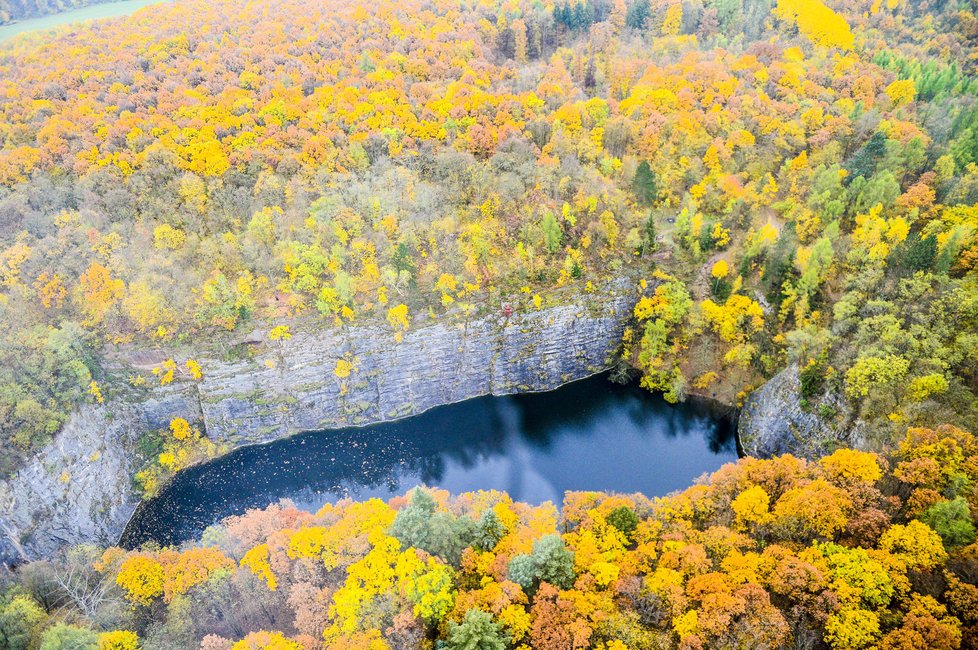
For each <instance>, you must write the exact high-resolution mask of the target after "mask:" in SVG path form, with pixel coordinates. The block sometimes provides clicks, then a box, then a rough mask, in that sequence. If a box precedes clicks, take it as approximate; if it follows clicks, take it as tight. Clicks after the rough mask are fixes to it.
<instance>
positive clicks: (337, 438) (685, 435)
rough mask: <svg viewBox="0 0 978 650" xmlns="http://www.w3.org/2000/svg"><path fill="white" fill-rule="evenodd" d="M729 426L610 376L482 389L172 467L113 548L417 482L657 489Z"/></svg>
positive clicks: (530, 497)
mask: <svg viewBox="0 0 978 650" xmlns="http://www.w3.org/2000/svg"><path fill="white" fill-rule="evenodd" d="M736 458H737V451H736V442H735V429H734V425H733V423H732V422H731V421H730V420H729V419H727V418H725V417H724V416H722V415H721V414H720V413H718V412H717V411H716V410H714V409H712V408H711V407H710V406H709V405H707V404H704V403H703V402H692V401H690V402H686V403H684V404H678V405H671V404H667V403H666V402H664V401H663V400H662V399H661V398H659V397H657V396H653V395H651V394H649V393H648V392H646V391H644V390H642V389H640V388H638V387H636V386H620V385H617V384H613V383H611V382H610V381H608V380H607V377H606V376H604V375H601V376H597V377H592V378H590V379H585V380H582V381H578V382H574V383H572V384H568V385H566V386H564V387H562V388H559V389H557V390H554V391H550V392H547V393H536V394H526V395H514V396H508V397H480V398H477V399H472V400H469V401H466V402H461V403H459V404H452V405H449V406H443V407H439V408H436V409H432V410H430V411H427V412H426V413H423V414H421V415H417V416H414V417H411V418H406V419H403V420H399V421H396V422H387V423H382V424H376V425H372V426H368V427H362V428H349V429H339V430H331V431H319V432H312V433H305V434H301V435H298V436H295V437H292V438H287V439H284V440H279V441H276V442H273V443H270V444H267V445H259V446H252V447H244V448H242V449H238V450H237V451H234V452H232V453H230V454H228V455H227V456H224V457H222V458H219V459H217V460H214V461H212V462H210V463H207V464H205V465H200V466H197V467H193V468H191V469H188V470H186V471H184V472H182V473H180V474H179V475H177V477H176V478H175V479H174V480H173V481H172V482H171V483H170V484H169V485H168V486H167V487H166V488H164V490H163V491H162V492H161V493H160V495H159V496H157V497H156V498H154V499H151V500H149V501H146V502H145V503H143V504H141V505H140V507H139V508H138V509H137V511H136V513H135V515H134V516H133V518H132V520H131V521H130V522H129V526H128V527H127V528H126V531H125V533H124V534H123V536H122V540H121V544H122V545H123V546H125V547H127V548H133V547H136V546H139V545H140V544H142V543H144V542H146V541H149V540H154V541H156V542H158V543H160V544H176V543H180V542H183V541H186V540H188V539H192V538H196V537H198V536H199V535H200V534H201V533H202V532H203V530H204V529H205V528H206V527H207V526H209V525H211V524H214V523H217V522H218V521H220V520H221V519H223V518H224V517H227V516H230V515H235V514H242V513H244V512H245V511H246V510H247V509H249V508H263V507H265V506H267V505H268V504H270V503H274V502H276V501H278V500H279V499H291V500H292V501H293V502H294V503H295V504H296V505H298V506H300V507H304V508H309V509H312V510H315V509H318V508H319V507H320V506H322V505H323V504H324V503H325V502H326V501H336V500H337V499H339V498H342V497H346V496H349V497H353V498H356V499H365V498H369V497H375V496H376V497H381V498H385V499H386V498H389V497H391V496H395V495H398V494H403V493H404V492H405V491H407V490H409V489H410V488H411V487H413V486H415V485H428V486H432V487H440V488H445V489H447V490H449V491H451V492H453V493H456V494H457V493H460V492H466V491H472V490H489V489H495V490H505V491H507V492H509V494H510V495H511V496H512V497H513V498H514V499H517V500H520V501H528V502H532V503H542V502H544V501H548V500H549V501H553V502H554V503H555V504H557V505H560V503H561V501H562V499H563V493H564V491H565V490H604V491H613V492H621V493H630V492H642V493H644V494H646V495H649V496H656V495H664V494H666V493H668V492H671V491H673V490H677V489H680V488H683V487H686V486H687V485H689V484H690V482H691V481H692V480H693V479H695V478H696V477H698V476H700V475H701V474H703V473H705V472H711V471H713V470H715V469H717V468H719V467H720V465H722V464H723V463H725V462H729V461H733V460H736Z"/></svg>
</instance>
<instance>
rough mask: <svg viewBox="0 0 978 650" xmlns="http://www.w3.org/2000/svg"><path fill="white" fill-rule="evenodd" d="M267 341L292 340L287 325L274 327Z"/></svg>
mask: <svg viewBox="0 0 978 650" xmlns="http://www.w3.org/2000/svg"><path fill="white" fill-rule="evenodd" d="M268 338H269V340H272V341H288V340H289V339H290V338H292V331H291V329H290V328H289V326H288V325H276V326H275V327H273V328H272V329H271V331H269V333H268Z"/></svg>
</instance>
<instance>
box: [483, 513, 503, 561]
mask: <svg viewBox="0 0 978 650" xmlns="http://www.w3.org/2000/svg"><path fill="white" fill-rule="evenodd" d="M505 534H506V527H505V526H503V522H501V521H500V520H499V516H498V515H497V514H496V513H495V512H494V511H493V510H489V509H487V510H486V511H485V512H483V513H482V516H481V517H479V523H478V526H477V528H476V533H475V544H476V547H477V548H479V549H481V550H483V551H491V550H492V549H493V548H495V547H496V544H498V543H499V540H501V539H502V538H503V536H504V535H505Z"/></svg>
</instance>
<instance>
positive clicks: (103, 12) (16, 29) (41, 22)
mask: <svg viewBox="0 0 978 650" xmlns="http://www.w3.org/2000/svg"><path fill="white" fill-rule="evenodd" d="M160 1H161V0H120V1H118V2H106V3H104V4H98V5H90V6H88V7H82V8H80V9H72V10H71V11H63V12H61V13H58V14H52V15H50V16H41V17H40V18H28V19H27V20H19V21H17V22H15V23H11V24H9V25H3V26H0V42H3V41H6V40H8V39H10V38H13V37H14V36H16V35H17V34H23V33H26V32H43V33H41V34H39V36H47V35H49V34H51V33H53V32H54V28H56V27H60V26H62V25H67V24H69V23H78V22H82V21H85V20H95V19H99V18H112V17H114V16H128V15H129V14H131V13H133V12H134V11H136V10H137V9H142V8H143V7H145V6H147V5H152V4H158V3H159V2H160Z"/></svg>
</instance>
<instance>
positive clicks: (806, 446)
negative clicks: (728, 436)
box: [737, 366, 864, 458]
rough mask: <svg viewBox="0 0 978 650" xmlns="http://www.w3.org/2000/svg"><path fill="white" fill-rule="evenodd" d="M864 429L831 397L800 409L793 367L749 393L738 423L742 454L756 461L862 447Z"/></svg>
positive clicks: (798, 392) (798, 387) (796, 379)
mask: <svg viewBox="0 0 978 650" xmlns="http://www.w3.org/2000/svg"><path fill="white" fill-rule="evenodd" d="M818 406H823V407H827V408H823V409H818ZM819 410H821V411H822V413H819ZM863 430H864V426H863V424H862V423H861V422H859V421H857V420H855V418H854V416H853V414H852V413H851V412H850V410H849V408H848V406H847V405H846V404H845V403H844V402H843V401H842V400H839V399H836V398H833V397H832V396H823V398H822V399H821V400H820V402H819V404H818V405H816V406H814V407H810V408H808V409H806V408H804V407H803V406H802V402H801V391H800V385H799V377H798V368H797V366H789V367H788V368H786V369H784V370H782V371H781V372H779V373H778V374H776V375H775V376H774V377H772V378H771V379H770V380H768V381H767V382H766V383H765V384H764V385H763V386H761V387H760V388H759V389H757V390H756V391H754V392H753V393H751V395H750V397H748V398H747V402H746V403H745V404H744V407H743V409H742V410H741V412H740V420H739V422H738V425H737V433H738V437H739V440H740V446H741V450H742V451H743V453H744V454H746V455H748V456H755V457H757V458H770V457H772V456H776V455H778V454H788V453H790V454H794V455H795V456H799V457H803V458H819V457H821V456H824V455H825V454H826V453H831V451H832V450H833V449H835V448H837V447H839V446H848V447H860V446H862V444H863Z"/></svg>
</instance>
